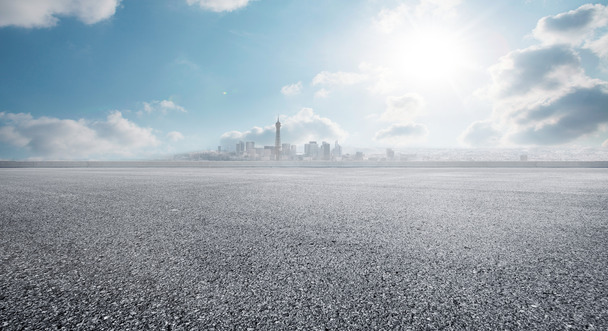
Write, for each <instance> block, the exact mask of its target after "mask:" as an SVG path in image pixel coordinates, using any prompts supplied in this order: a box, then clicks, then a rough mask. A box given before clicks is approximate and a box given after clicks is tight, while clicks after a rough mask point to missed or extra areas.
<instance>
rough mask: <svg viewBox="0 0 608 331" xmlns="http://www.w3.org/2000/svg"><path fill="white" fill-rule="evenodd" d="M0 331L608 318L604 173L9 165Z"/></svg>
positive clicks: (544, 323)
mask: <svg viewBox="0 0 608 331" xmlns="http://www.w3.org/2000/svg"><path fill="white" fill-rule="evenodd" d="M0 182H2V185H0V197H1V199H0V239H1V240H0V260H1V263H0V327H1V328H2V329H6V330H21V329H29V330H34V329H43V328H66V329H76V328H81V329H110V328H119V329H127V328H131V329H167V330H168V329H203V328H204V329H211V328H217V329H325V328H327V329H392V328H402V329H408V328H409V329H465V328H466V329H547V330H555V329H566V328H574V329H598V330H600V329H605V328H608V290H606V289H607V288H608V277H607V276H608V271H607V270H608V268H607V267H608V249H607V248H608V247H607V244H606V238H607V237H608V228H607V223H606V222H607V220H608V209H606V206H608V192H607V191H606V187H608V171H607V170H606V169H531V168H525V169H506V168H499V169H482V168H476V169H466V168H459V169H454V168H441V169H425V168H393V169H390V168H375V169H365V168H355V169H336V168H332V169H315V168H208V169H200V168H177V169H162V168H154V169H141V168H130V169H120V168H118V169H96V168H83V169H1V170H0Z"/></svg>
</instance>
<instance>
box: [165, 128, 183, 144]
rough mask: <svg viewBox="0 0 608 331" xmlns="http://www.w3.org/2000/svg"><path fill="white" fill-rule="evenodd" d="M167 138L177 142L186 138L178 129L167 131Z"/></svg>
mask: <svg viewBox="0 0 608 331" xmlns="http://www.w3.org/2000/svg"><path fill="white" fill-rule="evenodd" d="M167 139H169V140H170V141H172V142H177V141H180V140H183V139H184V135H183V134H181V133H180V132H177V131H171V132H169V133H167Z"/></svg>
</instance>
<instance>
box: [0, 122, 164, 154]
mask: <svg viewBox="0 0 608 331" xmlns="http://www.w3.org/2000/svg"><path fill="white" fill-rule="evenodd" d="M0 123H2V126H0V142H2V143H6V144H10V145H12V146H15V147H18V148H24V149H26V150H28V151H29V152H30V153H31V154H32V155H33V156H35V157H41V158H45V159H84V158H106V157H115V156H118V157H133V156H135V155H136V154H137V153H139V152H142V151H144V150H145V149H146V148H149V147H154V146H157V145H159V144H160V142H159V140H158V139H157V138H156V136H154V134H153V133H152V129H150V128H142V127H139V126H138V125H136V124H135V123H133V122H131V121H129V120H128V119H125V118H124V117H123V116H122V113H121V112H119V111H112V112H111V113H110V114H109V115H108V116H107V118H106V120H105V121H86V120H84V119H80V120H77V121H75V120H70V119H59V118H54V117H46V116H42V117H38V118H34V117H33V116H32V115H30V114H24V113H18V114H14V113H6V112H2V113H0Z"/></svg>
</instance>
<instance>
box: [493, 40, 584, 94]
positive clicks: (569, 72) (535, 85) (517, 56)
mask: <svg viewBox="0 0 608 331" xmlns="http://www.w3.org/2000/svg"><path fill="white" fill-rule="evenodd" d="M580 61H581V60H580V57H579V56H578V54H577V53H576V52H575V51H574V50H573V49H572V48H570V47H567V46H563V45H551V46H548V47H539V46H532V47H529V48H526V49H523V50H516V51H513V52H511V53H509V54H507V55H506V56H504V57H502V58H501V59H500V62H499V63H498V64H496V65H494V66H493V67H491V68H490V74H491V75H492V80H493V84H492V86H491V88H490V93H492V94H493V95H492V96H493V97H495V98H498V99H509V98H524V97H532V98H535V99H537V100H538V99H540V100H539V101H544V100H543V97H545V96H547V95H550V94H555V93H563V91H564V90H565V89H569V88H571V87H572V86H575V85H580V84H582V83H583V82H584V81H587V80H588V78H587V77H586V76H585V74H584V71H583V69H582V68H581V62H580Z"/></svg>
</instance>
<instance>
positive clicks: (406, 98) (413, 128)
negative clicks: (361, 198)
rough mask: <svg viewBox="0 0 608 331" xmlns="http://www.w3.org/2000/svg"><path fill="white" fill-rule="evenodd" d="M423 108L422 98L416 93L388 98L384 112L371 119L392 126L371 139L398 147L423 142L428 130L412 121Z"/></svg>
mask: <svg viewBox="0 0 608 331" xmlns="http://www.w3.org/2000/svg"><path fill="white" fill-rule="evenodd" d="M424 106H425V102H424V98H422V96H420V95H419V94H417V93H406V94H404V95H401V96H388V97H387V98H386V109H385V111H384V112H383V113H382V114H381V115H380V116H373V118H376V119H377V120H379V121H380V122H389V123H392V124H391V125H390V126H389V127H388V128H385V129H382V130H379V131H378V132H376V134H375V136H374V138H373V139H374V140H375V141H380V142H383V143H388V144H392V145H398V146H404V145H408V144H410V143H412V142H419V141H423V140H424V139H426V137H427V136H428V135H429V130H428V128H427V127H426V125H424V124H420V123H415V122H414V120H415V119H416V117H418V116H419V115H420V114H421V113H422V112H423V109H424ZM370 118H371V117H370Z"/></svg>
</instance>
